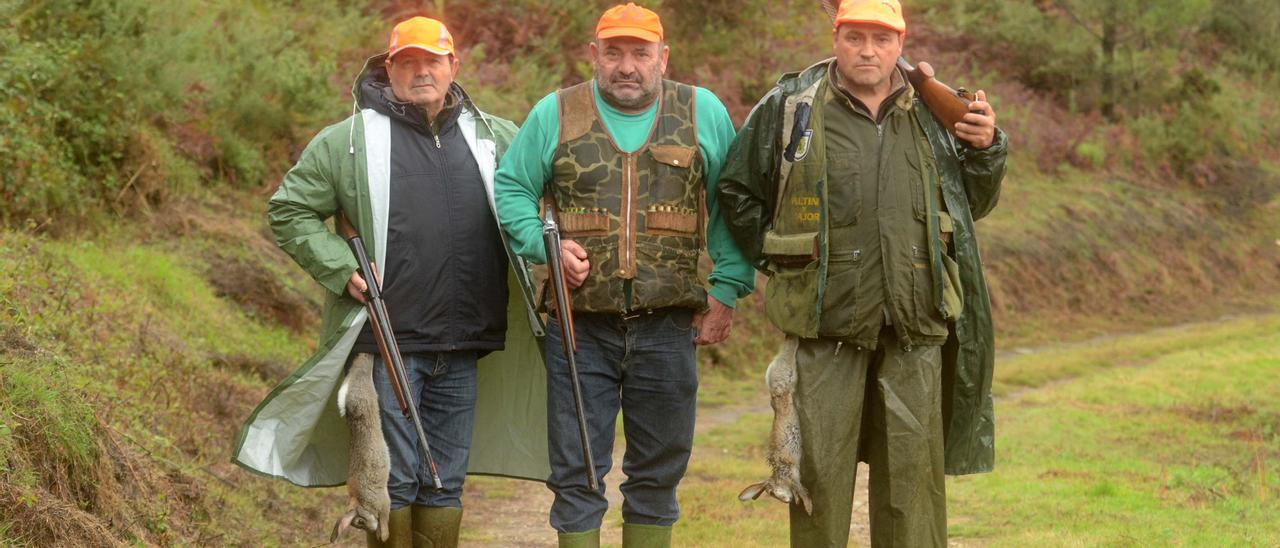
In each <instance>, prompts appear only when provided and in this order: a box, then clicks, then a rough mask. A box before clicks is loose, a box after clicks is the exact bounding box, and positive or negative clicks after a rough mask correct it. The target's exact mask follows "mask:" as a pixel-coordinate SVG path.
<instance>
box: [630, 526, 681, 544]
mask: <svg viewBox="0 0 1280 548" xmlns="http://www.w3.org/2000/svg"><path fill="white" fill-rule="evenodd" d="M622 548H671V526H670V525H636V524H631V523H624V524H622Z"/></svg>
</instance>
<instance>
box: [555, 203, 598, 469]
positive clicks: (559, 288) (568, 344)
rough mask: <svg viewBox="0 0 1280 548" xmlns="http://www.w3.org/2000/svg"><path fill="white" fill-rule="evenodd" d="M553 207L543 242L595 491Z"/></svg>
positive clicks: (563, 346) (584, 411)
mask: <svg viewBox="0 0 1280 548" xmlns="http://www.w3.org/2000/svg"><path fill="white" fill-rule="evenodd" d="M553 213H554V212H553V211H552V208H551V206H550V205H548V206H547V217H546V221H545V222H544V223H543V225H542V242H543V243H544V244H545V245H546V246H547V281H548V282H550V283H551V292H552V293H554V294H555V299H556V320H557V323H558V324H559V325H560V346H561V349H562V350H563V351H564V357H565V360H567V361H568V362H569V382H570V383H572V384H573V407H574V412H576V413H577V415H578V437H579V438H581V439H582V462H584V463H586V465H587V487H589V488H590V489H591V490H592V491H595V490H597V489H599V487H598V485H599V484H598V483H597V481H596V463H595V460H594V459H592V458H591V440H590V438H589V437H588V434H587V412H586V409H585V408H584V407H583V405H582V385H581V384H580V383H579V382H578V362H577V361H576V360H574V353H575V352H576V351H577V349H578V341H577V340H576V339H575V338H574V335H573V308H572V305H570V303H569V286H568V285H567V284H566V283H565V279H564V270H561V269H562V268H563V266H562V265H561V264H560V228H559V227H558V226H556V221H555V218H554V216H553Z"/></svg>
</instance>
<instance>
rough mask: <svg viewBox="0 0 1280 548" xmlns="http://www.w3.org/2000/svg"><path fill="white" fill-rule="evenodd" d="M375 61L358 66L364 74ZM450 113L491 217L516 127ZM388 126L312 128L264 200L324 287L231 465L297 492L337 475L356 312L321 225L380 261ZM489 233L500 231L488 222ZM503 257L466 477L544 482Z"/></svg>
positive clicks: (534, 384)
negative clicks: (300, 351) (495, 322)
mask: <svg viewBox="0 0 1280 548" xmlns="http://www.w3.org/2000/svg"><path fill="white" fill-rule="evenodd" d="M381 59H382V57H381V56H378V57H374V58H373V59H370V60H369V63H367V64H366V67H368V66H373V65H375V64H377V63H381ZM357 81H359V79H357ZM354 93H355V92H354V91H353V94H354ZM462 108H463V111H462V113H461V114H460V115H459V118H458V124H459V125H460V126H461V128H462V132H463V136H464V139H465V140H466V141H467V145H468V147H469V148H470V149H471V153H472V155H473V156H474V157H475V159H476V163H477V164H478V166H479V168H480V174H481V177H482V178H483V180H484V183H485V190H486V192H487V193H488V195H489V205H490V208H491V209H495V208H493V175H494V172H495V171H496V167H497V162H498V159H499V158H501V156H502V154H503V153H504V152H505V151H506V149H507V146H508V145H509V144H510V142H511V139H512V137H514V135H515V132H516V127H515V125H514V124H512V123H511V122H509V121H507V120H503V119H501V118H496V117H493V116H490V115H489V114H486V113H484V112H481V111H480V110H479V109H478V108H476V106H475V104H474V103H472V102H471V100H470V99H469V98H467V99H465V100H464V103H463V107H462ZM390 124H391V120H390V118H388V117H386V116H384V115H382V114H380V113H378V112H376V111H374V110H372V109H364V110H361V111H359V112H357V113H355V114H353V115H352V116H351V117H350V118H347V119H346V120H344V121H342V122H339V123H337V124H334V125H332V126H329V127H327V128H325V129H324V130H321V132H320V133H319V135H317V136H316V137H315V139H314V140H312V141H311V144H309V145H308V146H307V148H306V150H305V151H303V153H302V157H301V158H300V159H299V160H298V163H297V165H295V166H294V167H293V168H292V169H290V170H289V172H288V173H287V174H286V175H285V177H284V182H282V183H281V185H280V188H279V189H278V190H277V191H276V192H275V194H274V195H272V197H271V199H270V201H269V204H268V208H267V218H268V221H269V222H270V224H271V229H272V232H273V233H274V234H275V237H276V242H277V243H278V244H279V245H280V247H281V248H282V249H283V250H284V251H285V252H286V253H288V254H289V256H291V257H293V259H294V260H295V261H296V262H297V263H298V265H299V266H300V267H302V269H303V270H305V271H306V272H307V274H309V275H311V277H312V278H314V279H315V280H316V281H317V282H318V283H319V284H320V285H322V286H324V287H325V289H327V290H328V291H327V295H326V300H325V305H324V315H323V319H322V323H321V329H320V342H319V345H318V348H317V349H316V352H315V354H314V355H312V356H311V357H310V358H309V359H307V360H306V362H304V363H303V364H302V365H301V366H299V367H298V369H297V370H296V371H294V372H293V374H291V375H290V376H289V377H288V378H286V379H284V380H283V381H281V382H280V384H279V385H277V386H276V387H275V389H274V390H272V391H271V393H270V394H268V395H267V397H266V398H265V399H264V400H263V401H262V403H261V404H259V405H258V407H257V408H256V409H254V411H253V414H251V415H250V416H249V418H248V420H246V421H245V424H244V427H243V428H242V429H241V432H240V436H239V438H238V440H237V443H236V447H235V450H234V454H233V456H232V461H233V462H235V463H236V464H239V465H240V466H243V467H245V468H247V469H249V470H250V471H253V472H256V473H259V474H262V475H265V476H269V477H275V478H279V479H283V480H286V481H289V482H292V483H294V484H297V485H301V486H304V487H323V486H333V485H340V484H342V483H344V482H345V481H346V479H347V461H348V447H347V443H348V439H349V437H350V436H349V432H348V430H347V424H346V422H345V421H344V420H343V419H342V418H341V417H340V416H339V415H338V410H337V389H338V385H339V384H340V382H341V381H342V377H343V374H344V371H345V367H346V364H347V361H348V358H349V356H350V353H351V348H352V346H353V344H354V343H355V339H356V336H357V335H358V334H359V333H360V331H361V329H362V327H363V326H364V323H365V321H366V320H367V317H368V315H367V313H366V311H365V308H364V307H363V306H362V305H361V304H360V303H358V302H356V301H355V299H353V298H351V297H350V296H348V295H347V294H346V283H347V280H348V279H349V278H350V276H351V273H352V272H353V271H355V268H356V262H355V258H354V256H353V255H352V253H351V250H350V248H349V247H348V246H347V242H346V241H345V240H343V239H342V238H341V237H339V236H338V235H337V234H334V233H333V231H332V230H330V229H329V227H328V226H327V224H326V222H325V220H326V219H328V218H329V217H331V216H333V215H334V214H336V213H339V212H341V213H343V214H345V216H346V217H347V218H348V219H350V220H351V221H352V224H353V225H354V226H355V227H356V230H357V231H359V232H360V234H361V235H363V236H364V238H363V240H364V244H365V247H366V249H365V251H366V252H367V253H368V255H369V257H370V259H371V260H372V261H373V262H374V263H375V264H379V265H381V264H386V261H385V256H386V242H387V218H388V208H389V200H390V196H389V193H390V142H391V125H390ZM494 216H495V218H497V213H496V211H495V213H494ZM494 229H495V230H498V231H499V233H501V232H502V231H501V228H500V226H495V227H494ZM504 241H505V238H504ZM508 258H509V259H510V264H511V266H512V268H511V270H510V272H509V275H508V285H509V287H510V295H511V299H510V302H509V303H508V306H507V325H508V326H509V327H508V330H507V339H506V347H505V349H504V350H502V351H497V352H493V353H491V354H489V355H487V356H485V357H484V358H483V359H481V360H480V363H479V366H478V377H477V385H478V386H477V398H476V417H475V430H474V434H473V436H472V445H471V456H470V460H469V466H468V468H467V472H468V473H471V474H489V475H502V476H510V477H517V478H525V479H531V480H537V481H545V480H546V478H547V477H548V476H549V474H550V470H551V468H550V465H549V462H548V457H547V435H546V370H545V368H544V366H543V363H542V352H541V347H540V344H541V343H540V341H539V340H538V338H539V337H541V335H542V333H543V331H542V330H543V326H542V324H541V320H539V318H538V316H537V315H536V314H535V313H534V309H533V290H532V286H531V284H530V277H529V271H528V268H527V267H526V263H525V262H524V260H523V259H520V258H518V257H516V256H515V255H514V254H512V253H511V252H510V248H508ZM477 290H483V289H482V288H478V289H477Z"/></svg>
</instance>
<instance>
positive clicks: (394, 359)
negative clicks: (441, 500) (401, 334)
mask: <svg viewBox="0 0 1280 548" xmlns="http://www.w3.org/2000/svg"><path fill="white" fill-rule="evenodd" d="M336 224H337V225H338V233H339V234H340V235H341V236H342V237H343V238H345V239H346V240H347V244H349V245H350V246H351V252H352V253H354V254H355V256H356V264H357V265H358V267H359V269H360V277H362V278H364V282H365V288H366V289H365V292H364V306H365V309H366V310H367V311H368V312H369V322H370V323H372V324H373V338H374V340H376V341H377V342H378V353H379V354H381V355H382V363H383V365H385V366H386V368H387V377H388V378H390V379H391V387H392V388H393V389H394V390H393V391H394V392H395V395H396V402H398V403H399V404H400V412H401V413H404V414H405V415H407V416H408V417H409V420H410V421H412V422H413V428H414V429H415V430H417V432H418V441H419V442H420V443H419V444H418V448H419V449H421V451H422V456H423V462H425V463H427V466H428V468H429V471H430V472H431V481H432V483H434V484H435V487H436V489H443V488H444V484H442V483H440V474H439V473H438V472H437V471H436V460H435V459H434V458H432V457H431V446H430V445H428V444H427V434H426V432H424V431H423V430H422V418H421V417H419V416H418V405H417V404H416V403H414V401H413V392H412V390H411V389H410V387H409V378H408V375H407V374H406V373H405V369H404V358H403V357H401V356H400V346H399V345H398V344H396V334H395V331H393V330H392V329H391V316H390V315H389V314H388V313H387V303H386V301H384V300H382V287H381V286H382V278H381V277H380V276H378V273H377V272H376V271H374V270H373V265H372V264H370V263H369V256H368V255H366V254H365V252H364V242H363V241H362V240H361V239H360V234H359V233H357V232H356V229H355V227H353V226H351V223H350V222H348V221H347V218H346V216H344V215H342V214H338V216H337V223H336Z"/></svg>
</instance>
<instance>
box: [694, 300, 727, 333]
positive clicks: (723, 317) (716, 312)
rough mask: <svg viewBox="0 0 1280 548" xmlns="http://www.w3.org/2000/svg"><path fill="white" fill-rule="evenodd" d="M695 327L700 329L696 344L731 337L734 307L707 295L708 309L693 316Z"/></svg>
mask: <svg viewBox="0 0 1280 548" xmlns="http://www.w3.org/2000/svg"><path fill="white" fill-rule="evenodd" d="M693 327H694V329H697V330H698V336H697V337H696V338H694V339H693V343H694V344H699V345H705V344H716V343H718V342H721V341H723V340H725V339H727V338H729V330H730V329H732V328H733V309H732V308H729V307H728V306H726V305H725V304H724V303H722V302H720V301H717V300H716V299H715V297H712V296H710V295H708V296H707V311H706V312H699V313H697V314H694V316H693Z"/></svg>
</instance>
